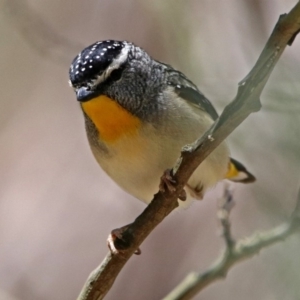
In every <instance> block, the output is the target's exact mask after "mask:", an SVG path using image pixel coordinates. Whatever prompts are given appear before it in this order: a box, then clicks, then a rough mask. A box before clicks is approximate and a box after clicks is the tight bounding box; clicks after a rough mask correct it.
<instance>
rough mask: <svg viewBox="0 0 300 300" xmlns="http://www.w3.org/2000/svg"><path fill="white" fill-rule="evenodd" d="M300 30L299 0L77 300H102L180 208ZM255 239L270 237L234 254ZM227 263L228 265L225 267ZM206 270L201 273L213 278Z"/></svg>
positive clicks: (239, 246) (255, 108)
mask: <svg viewBox="0 0 300 300" xmlns="http://www.w3.org/2000/svg"><path fill="white" fill-rule="evenodd" d="M299 29H300V2H298V3H297V4H296V5H295V7H294V8H293V9H292V10H291V11H290V12H289V13H288V14H285V15H282V16H281V17H280V19H279V21H278V22H277V24H276V26H275V28H274V30H273V32H272V34H271V36H270V38H269V40H268V42H267V44H266V46H265V48H264V49H263V51H262V53H261V55H260V57H259V59H258V61H257V63H256V64H255V66H254V68H253V69H252V70H251V71H250V73H249V74H248V75H247V76H246V78H245V79H244V80H242V81H241V83H240V84H239V87H238V93H237V96H236V97H235V99H234V100H233V101H232V102H231V103H230V104H229V105H227V106H226V108H225V109H224V111H223V113H222V114H221V116H220V117H219V118H218V119H217V120H216V122H215V124H214V125H213V126H212V127H211V128H210V129H209V130H208V131H207V132H206V133H205V134H204V135H203V136H202V137H201V138H200V139H199V140H197V141H196V142H195V143H194V144H192V145H188V146H185V147H184V148H183V150H182V152H181V157H180V159H179V160H178V162H177V164H176V167H175V168H174V169H173V174H174V179H175V180H176V182H177V184H176V190H175V191H172V192H170V191H168V190H166V191H165V192H158V193H157V194H155V195H154V199H153V200H152V202H151V203H150V204H149V205H148V206H147V207H146V209H145V210H144V211H143V213H142V214H141V215H140V216H138V217H137V218H136V220H135V221H134V222H133V223H132V224H130V225H129V226H128V229H127V230H126V231H125V233H124V236H123V237H124V239H126V241H127V242H128V243H127V244H129V245H130V246H129V247H128V248H127V249H124V250H123V251H122V252H120V253H118V254H114V255H112V254H111V253H108V254H107V256H106V257H105V259H104V261H103V262H102V263H101V265H100V266H99V267H98V268H97V269H96V270H95V271H93V272H92V274H91V275H90V276H89V278H88V279H87V281H86V283H85V285H84V287H83V289H82V291H81V293H80V295H79V297H78V298H77V299H78V300H91V299H93V300H100V299H103V298H104V296H105V295H106V293H107V292H108V291H109V289H110V288H111V286H112V285H113V283H114V281H115V279H116V277H117V276H118V274H119V272H120V271H121V269H122V268H123V266H124V265H125V263H126V262H127V261H128V259H129V258H130V257H131V256H132V255H133V253H134V252H135V250H136V249H138V248H139V246H140V245H141V243H142V242H143V241H144V239H145V238H146V237H147V236H148V235H149V234H150V233H151V231H152V230H153V229H154V228H155V227H156V226H157V225H158V224H159V223H160V222H161V221H162V220H163V219H164V218H165V217H166V216H167V215H168V214H169V213H170V212H171V211H172V210H173V209H175V208H176V207H177V206H178V203H177V199H178V196H179V195H180V194H181V192H182V190H183V188H184V186H185V184H186V182H187V181H188V179H189V177H190V176H191V175H192V173H193V172H194V171H195V169H196V168H197V167H198V166H199V164H200V163H201V162H202V161H203V160H204V159H205V158H206V157H207V156H208V155H209V154H210V153H211V152H212V151H213V150H214V149H215V148H216V147H217V146H218V145H219V144H220V143H221V142H222V141H223V140H224V139H225V138H226V137H227V136H228V135H229V134H230V133H231V132H232V131H233V130H234V129H235V128H236V127H237V126H238V125H239V124H240V123H241V122H243V121H244V120H245V119H246V118H247V117H248V116H249V114H250V113H252V112H256V111H258V110H259V109H260V107H261V104H260V100H259V97H260V95H261V93H262V90H263V88H264V86H265V84H266V82H267V80H268V78H269V76H270V74H271V72H272V70H273V68H274V66H275V65H276V63H277V61H278V59H279V57H280V56H281V54H282V52H283V51H284V49H285V47H286V45H287V44H288V43H289V42H290V41H291V39H292V38H294V36H295V34H296V33H297V31H298V30H299ZM288 230H290V229H289V228H287V227H284V228H283V227H280V228H277V229H275V230H274V231H273V236H274V238H273V240H274V241H275V240H276V239H277V237H278V232H287V231H288ZM269 234H270V233H269ZM258 241H260V243H261V244H264V245H265V244H266V245H268V244H270V240H268V241H267V240H265V236H264V234H263V233H262V234H260V236H259V238H257V237H256V238H253V241H252V243H246V244H245V243H244V244H243V243H238V244H237V245H235V246H234V249H235V252H236V255H238V253H240V251H241V250H240V249H243V251H247V252H248V253H249V255H248V256H251V255H253V247H254V246H255V245H257V243H258ZM224 259H225V258H224ZM225 262H226V261H225V260H224V263H225ZM227 264H228V263H227ZM231 265H232V263H230V264H229V265H228V267H227V268H229V267H230V266H231ZM209 274H210V273H208V275H205V276H208V277H209V276H211V275H209Z"/></svg>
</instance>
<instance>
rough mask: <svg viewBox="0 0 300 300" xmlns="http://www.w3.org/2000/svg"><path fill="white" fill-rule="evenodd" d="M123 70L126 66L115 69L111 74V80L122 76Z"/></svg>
mask: <svg viewBox="0 0 300 300" xmlns="http://www.w3.org/2000/svg"><path fill="white" fill-rule="evenodd" d="M123 71H124V67H120V68H118V69H115V70H113V71H112V72H111V73H110V75H109V80H111V81H118V80H119V79H120V78H121V77H122V73H123Z"/></svg>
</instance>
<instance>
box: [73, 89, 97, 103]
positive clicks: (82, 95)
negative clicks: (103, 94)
mask: <svg viewBox="0 0 300 300" xmlns="http://www.w3.org/2000/svg"><path fill="white" fill-rule="evenodd" d="M76 96H77V100H78V101H80V102H85V101H88V100H91V99H93V98H95V97H96V92H95V91H93V90H90V89H88V88H86V87H81V88H79V89H78V90H77V91H76Z"/></svg>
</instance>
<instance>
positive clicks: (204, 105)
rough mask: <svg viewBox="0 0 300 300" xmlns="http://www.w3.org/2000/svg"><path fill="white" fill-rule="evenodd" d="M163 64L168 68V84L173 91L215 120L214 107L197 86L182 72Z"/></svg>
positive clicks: (216, 115)
mask: <svg viewBox="0 0 300 300" xmlns="http://www.w3.org/2000/svg"><path fill="white" fill-rule="evenodd" d="M165 66H166V67H167V68H168V85H170V86H172V87H173V88H174V91H175V93H176V94H177V95H178V96H179V97H181V98H182V99H184V100H186V101H188V102H190V103H191V104H193V105H194V106H197V107H199V108H200V109H201V110H203V111H205V112H207V113H208V114H209V115H210V116H211V118H212V119H213V120H216V119H217V118H218V117H219V116H218V113H217V111H216V109H215V108H214V107H213V105H212V104H211V103H210V101H209V100H208V99H207V98H206V97H205V96H204V95H203V94H202V93H201V92H200V91H199V90H198V88H197V86H196V85H195V84H193V83H192V82H191V81H190V80H189V79H187V78H186V77H185V75H184V74H183V73H181V72H179V71H176V70H174V69H172V68H171V67H170V66H168V65H165Z"/></svg>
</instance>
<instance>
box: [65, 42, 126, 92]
mask: <svg viewBox="0 0 300 300" xmlns="http://www.w3.org/2000/svg"><path fill="white" fill-rule="evenodd" d="M126 45H128V43H127V42H121V41H113V40H108V41H102V42H96V43H94V44H92V45H90V46H89V47H87V48H85V49H84V50H83V51H81V52H80V53H79V54H78V55H77V56H76V57H75V58H74V60H73V62H72V64H71V67H70V70H69V76H70V83H71V85H72V86H73V87H75V88H76V87H80V86H84V85H89V83H91V82H93V81H94V80H96V79H97V77H99V76H101V75H102V73H103V72H104V71H105V70H106V69H107V67H108V66H109V65H110V64H111V63H112V62H113V60H114V59H116V58H117V57H118V56H119V55H120V54H121V52H122V49H123V48H124V47H125V46H126Z"/></svg>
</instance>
